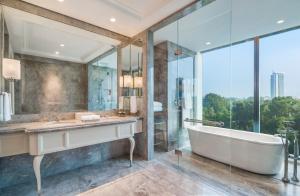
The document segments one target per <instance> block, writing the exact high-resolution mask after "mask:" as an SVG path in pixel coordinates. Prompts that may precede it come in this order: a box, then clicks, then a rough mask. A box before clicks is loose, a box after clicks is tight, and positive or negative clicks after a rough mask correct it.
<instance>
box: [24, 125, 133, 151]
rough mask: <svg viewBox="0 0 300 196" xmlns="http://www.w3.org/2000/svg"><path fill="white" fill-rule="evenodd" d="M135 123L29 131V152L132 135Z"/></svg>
mask: <svg viewBox="0 0 300 196" xmlns="http://www.w3.org/2000/svg"><path fill="white" fill-rule="evenodd" d="M135 129H136V123H135V122H134V123H123V124H114V125H106V126H95V127H87V128H77V129H71V130H60V131H49V132H43V131H40V132H33V133H31V132H29V144H30V146H29V153H30V154H31V155H42V154H47V153H52V152H58V151H63V150H69V149H73V148H78V147H83V146H89V145H93V144H99V143H104V142H109V141H114V140H119V139H124V138H130V137H133V136H134V133H135Z"/></svg>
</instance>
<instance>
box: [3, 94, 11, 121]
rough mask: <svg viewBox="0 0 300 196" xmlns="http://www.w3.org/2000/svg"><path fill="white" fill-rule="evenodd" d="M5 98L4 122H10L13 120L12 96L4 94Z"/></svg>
mask: <svg viewBox="0 0 300 196" xmlns="http://www.w3.org/2000/svg"><path fill="white" fill-rule="evenodd" d="M3 94H4V97H3V120H4V121H9V120H11V111H12V109H11V100H10V94H9V93H6V92H4V93H3Z"/></svg>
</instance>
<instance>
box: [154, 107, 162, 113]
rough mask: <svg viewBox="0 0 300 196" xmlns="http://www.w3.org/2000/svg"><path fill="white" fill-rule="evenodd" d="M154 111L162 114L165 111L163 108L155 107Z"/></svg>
mask: <svg viewBox="0 0 300 196" xmlns="http://www.w3.org/2000/svg"><path fill="white" fill-rule="evenodd" d="M153 111H154V112H161V111H163V108H162V107H155V106H154V108H153Z"/></svg>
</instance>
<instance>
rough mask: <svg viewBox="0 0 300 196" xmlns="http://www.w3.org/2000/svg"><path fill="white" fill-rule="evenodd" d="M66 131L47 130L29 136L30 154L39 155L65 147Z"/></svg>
mask: <svg viewBox="0 0 300 196" xmlns="http://www.w3.org/2000/svg"><path fill="white" fill-rule="evenodd" d="M67 135H68V133H67V132H64V131H60V132H49V133H38V134H31V135H30V136H29V142H30V154H31V155H40V154H47V153H51V152H58V151H62V150H65V149H67V138H66V137H67Z"/></svg>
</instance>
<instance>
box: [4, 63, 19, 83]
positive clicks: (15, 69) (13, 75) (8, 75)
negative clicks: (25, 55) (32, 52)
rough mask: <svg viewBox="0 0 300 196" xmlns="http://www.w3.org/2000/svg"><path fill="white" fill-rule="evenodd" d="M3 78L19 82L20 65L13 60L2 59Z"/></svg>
mask: <svg viewBox="0 0 300 196" xmlns="http://www.w3.org/2000/svg"><path fill="white" fill-rule="evenodd" d="M2 65H3V67H2V73H3V77H4V78H5V79H8V80H20V79H21V63H20V61H18V60H15V59H7V58H4V59H3V63H2Z"/></svg>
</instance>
